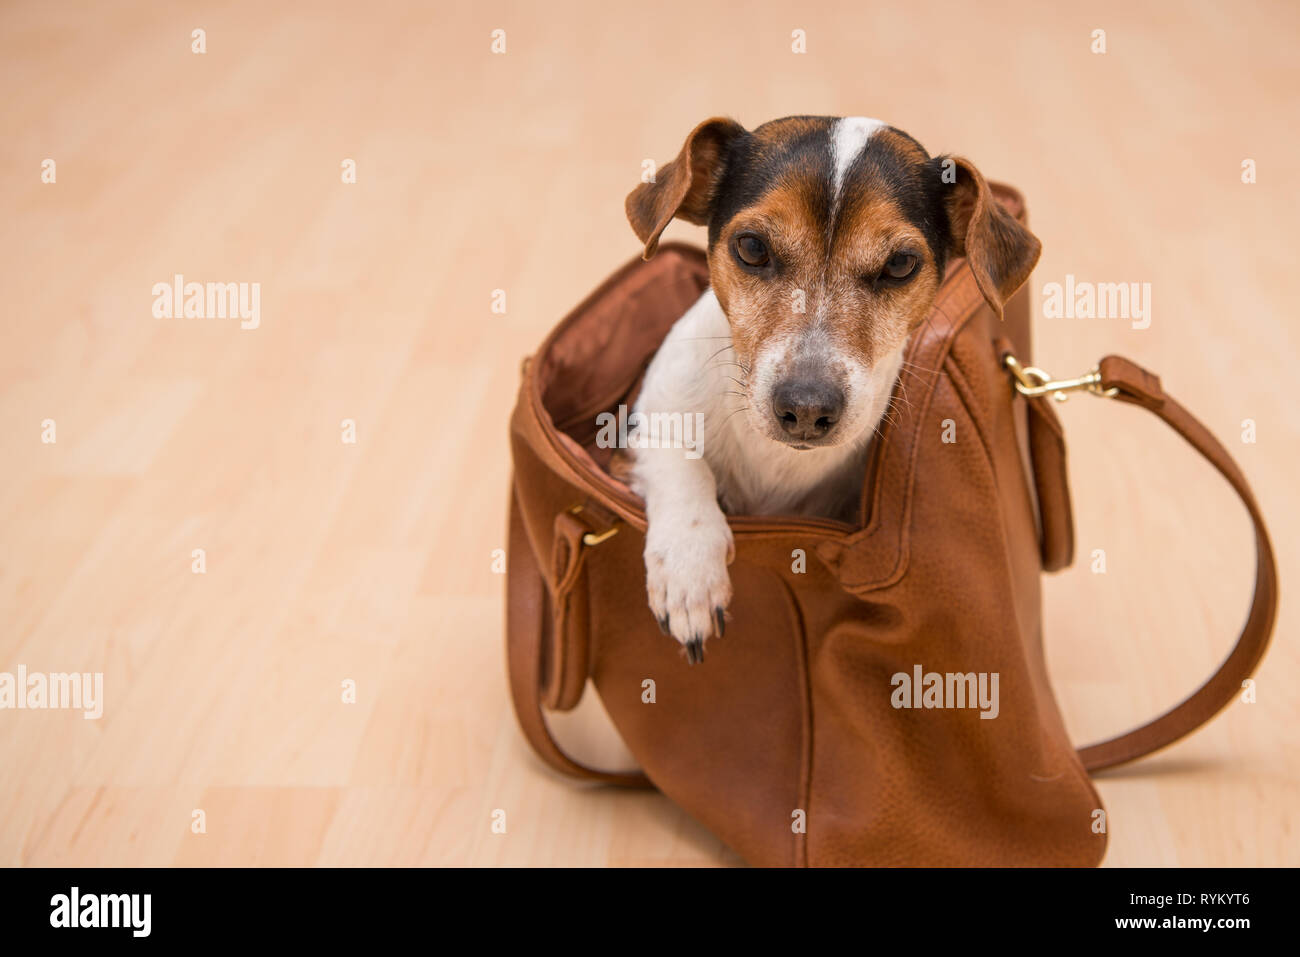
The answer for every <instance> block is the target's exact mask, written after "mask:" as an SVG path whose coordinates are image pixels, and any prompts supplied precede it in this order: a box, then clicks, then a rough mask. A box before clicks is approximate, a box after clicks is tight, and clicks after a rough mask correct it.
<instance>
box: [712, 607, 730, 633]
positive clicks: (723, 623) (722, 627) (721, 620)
mask: <svg viewBox="0 0 1300 957" xmlns="http://www.w3.org/2000/svg"><path fill="white" fill-rule="evenodd" d="M713 614H714V615H716V616H717V618H718V637H719V638H721V637H722V636H723V635H725V634H726V633H727V619H726V618H725V617H723V614H722V608H721V607H718V608H715V609H713Z"/></svg>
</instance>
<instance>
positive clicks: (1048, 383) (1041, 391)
mask: <svg viewBox="0 0 1300 957" xmlns="http://www.w3.org/2000/svg"><path fill="white" fill-rule="evenodd" d="M1002 365H1003V366H1004V367H1006V368H1007V369H1009V370H1011V374H1012V375H1013V376H1015V377H1016V378H1015V387H1016V391H1017V392H1019V393H1020V394H1021V395H1023V396H1028V397H1029V398H1035V397H1037V396H1040V395H1049V394H1050V395H1051V396H1052V398H1054V399H1055V400H1056V401H1057V402H1064V401H1065V400H1066V399H1068V398H1069V397H1070V395H1069V393H1071V392H1079V391H1084V392H1091V393H1092V394H1093V395H1101V396H1106V397H1107V398H1109V397H1110V396H1113V395H1115V394H1117V393H1118V392H1119V389H1103V388H1102V387H1101V369H1100V368H1098V367H1097V366H1093V367H1092V369H1091V370H1090V371H1089V372H1086V373H1084V374H1083V375H1081V376H1078V377H1077V378H1074V379H1053V378H1052V376H1051V374H1050V373H1048V372H1044V371H1043V370H1042V369H1039V368H1038V367H1036V366H1025V365H1021V364H1020V360H1019V359H1017V358H1016V357H1015V356H1013V355H1012V354H1011V353H1009V352H1008V353H1007V354H1006V355H1005V356H1003V357H1002Z"/></svg>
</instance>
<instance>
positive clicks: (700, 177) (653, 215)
mask: <svg viewBox="0 0 1300 957" xmlns="http://www.w3.org/2000/svg"><path fill="white" fill-rule="evenodd" d="M744 132H745V128H744V127H743V126H741V125H740V124H739V123H737V122H736V121H735V120H730V119H727V118H726V117H720V116H715V117H714V118H713V119H711V120H705V121H704V122H703V123H701V124H700V125H699V126H697V127H695V129H693V130H691V135H690V136H688V137H686V143H685V144H684V145H683V146H682V151H681V152H680V153H678V154H677V159H675V160H673V161H672V162H670V163H667V164H665V165H664V166H663V167H662V168H661V169H660V170H659V171H658V172H657V173H656V174H655V181H654V182H653V183H642V184H641V185H640V186H638V187H637V188H636V189H634V190H632V192H630V193H628V194H627V202H626V203H625V204H624V205H625V206H626V208H627V218H628V222H630V223H631V224H632V230H633V232H635V233H636V235H637V238H638V239H639V240H641V242H643V243H645V258H646V259H649V258H650V257H651V256H653V255H654V254H655V249H656V248H658V246H659V234H660V233H662V232H663V231H664V228H665V227H666V226H667V225H668V224H669V223H670V222H671V221H672V219H673V217H674V216H680V217H681V218H682V219H684V220H686V221H687V222H688V223H695V224H696V225H703V224H704V223H707V222H708V221H709V210H710V207H711V206H712V202H713V194H714V191H715V190H716V189H717V187H718V180H720V179H721V178H722V166H723V161H724V159H725V158H726V154H727V147H728V145H730V143H731V141H732V140H733V139H735V138H736V137H737V136H739V135H741V134H743V133H744Z"/></svg>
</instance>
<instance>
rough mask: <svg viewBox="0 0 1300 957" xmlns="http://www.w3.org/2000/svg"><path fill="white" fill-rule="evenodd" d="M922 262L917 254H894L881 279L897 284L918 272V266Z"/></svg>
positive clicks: (886, 264)
mask: <svg viewBox="0 0 1300 957" xmlns="http://www.w3.org/2000/svg"><path fill="white" fill-rule="evenodd" d="M920 261H921V260H920V258H919V257H918V256H917V255H916V254H915V253H894V255H892V256H891V257H889V262H887V263H885V270H884V272H883V273H881V277H882V278H884V279H892V280H894V281H895V282H897V281H899V280H902V279H906V278H907V277H908V276H910V275H912V273H914V272H916V264H917V263H918V262H920Z"/></svg>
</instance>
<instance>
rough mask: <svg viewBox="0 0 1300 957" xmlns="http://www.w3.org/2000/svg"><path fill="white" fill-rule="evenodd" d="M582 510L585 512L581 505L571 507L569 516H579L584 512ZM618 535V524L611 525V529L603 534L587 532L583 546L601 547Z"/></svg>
mask: <svg viewBox="0 0 1300 957" xmlns="http://www.w3.org/2000/svg"><path fill="white" fill-rule="evenodd" d="M582 510H583V507H582V505H581V504H578V505H574V506H572V507H570V509H569V514H570V515H577V514H579V513H580V512H582ZM617 534H618V524H617V523H615V524H613V525H611V526H610V527H609V528H607V529H605V530H604V531H603V532H587V533H586V534H584V535H583V536H582V544H584V545H599V544H600V543H601V542H607V541H609V540H610V539H611V538H613V537H614V536H615V535H617Z"/></svg>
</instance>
